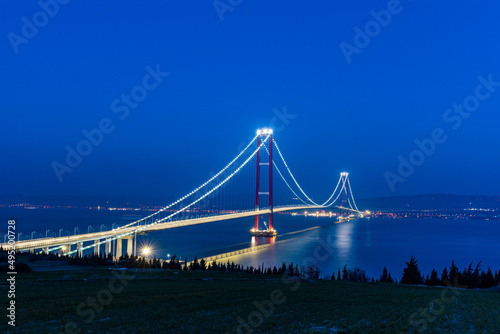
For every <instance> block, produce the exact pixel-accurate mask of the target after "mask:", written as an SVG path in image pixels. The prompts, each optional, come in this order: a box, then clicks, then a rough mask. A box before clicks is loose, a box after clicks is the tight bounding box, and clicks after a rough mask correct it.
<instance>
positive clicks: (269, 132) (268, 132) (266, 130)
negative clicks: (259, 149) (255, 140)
mask: <svg viewBox="0 0 500 334" xmlns="http://www.w3.org/2000/svg"><path fill="white" fill-rule="evenodd" d="M272 134H273V129H270V128H262V129H259V130H257V136H260V135H272Z"/></svg>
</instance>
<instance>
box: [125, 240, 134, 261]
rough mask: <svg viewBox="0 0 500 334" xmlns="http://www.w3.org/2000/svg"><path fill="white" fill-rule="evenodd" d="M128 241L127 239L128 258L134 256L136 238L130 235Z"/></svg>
mask: <svg viewBox="0 0 500 334" xmlns="http://www.w3.org/2000/svg"><path fill="white" fill-rule="evenodd" d="M126 239H127V254H128V256H132V255H133V254H134V248H133V247H132V246H133V243H134V236H132V235H129V236H127V237H126Z"/></svg>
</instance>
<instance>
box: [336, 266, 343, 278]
mask: <svg viewBox="0 0 500 334" xmlns="http://www.w3.org/2000/svg"><path fill="white" fill-rule="evenodd" d="M341 279H342V276H340V268H339V271H338V273H337V281H340V280H341Z"/></svg>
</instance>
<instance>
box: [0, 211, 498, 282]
mask: <svg viewBox="0 0 500 334" xmlns="http://www.w3.org/2000/svg"><path fill="white" fill-rule="evenodd" d="M0 216H1V217H0V218H5V219H7V218H9V219H11V218H15V219H16V220H17V224H16V227H17V228H18V229H19V231H20V232H22V233H30V232H31V231H33V230H35V231H40V232H43V230H44V229H51V230H52V231H57V230H58V228H65V229H68V230H72V229H73V228H74V227H76V226H78V227H80V228H81V229H84V228H85V227H86V226H88V225H93V226H95V227H96V226H99V225H100V224H107V225H110V223H112V222H117V221H118V220H119V219H120V216H119V213H117V212H106V211H102V210H101V211H91V210H80V211H78V210H23V209H17V210H12V209H0ZM252 226H253V218H244V219H238V220H233V221H223V222H217V223H210V224H202V225H195V226H188V227H183V228H177V229H170V230H164V231H158V232H153V233H150V234H149V235H147V236H142V237H139V238H138V245H139V244H142V243H145V244H154V255H156V256H157V257H159V258H162V259H166V258H167V254H171V255H173V254H175V253H176V254H177V256H180V257H181V258H182V259H184V258H185V257H187V259H188V260H192V259H193V258H194V256H198V258H200V257H208V256H213V255H217V254H222V253H225V252H229V251H234V250H240V249H244V248H250V247H253V246H259V245H270V246H269V247H268V248H266V249H262V250H257V251H255V252H252V253H247V254H242V255H239V256H234V257H231V258H228V259H224V262H227V261H228V260H229V261H230V262H231V261H234V262H235V263H240V264H242V265H244V266H247V265H248V266H250V265H252V266H254V267H257V266H259V265H262V263H264V264H265V266H266V267H267V266H275V265H276V266H280V265H281V264H282V262H286V263H290V262H294V263H295V264H299V265H301V264H302V263H303V262H304V261H306V260H307V259H310V258H311V257H314V255H315V254H320V255H324V254H328V256H327V258H325V259H323V256H321V258H322V259H321V261H319V263H318V265H319V267H320V269H321V271H322V274H324V275H331V273H332V272H333V271H335V272H337V270H338V268H342V267H343V266H344V265H345V264H347V265H348V267H355V266H356V267H360V268H362V269H365V270H366V271H367V274H368V275H369V276H375V277H378V276H380V274H381V273H382V269H383V267H384V266H387V268H388V270H389V271H390V272H391V273H392V274H393V276H394V277H396V278H398V279H400V278H401V274H402V270H403V268H404V266H405V262H406V261H408V260H409V258H410V257H411V256H415V257H416V259H417V261H418V262H419V266H420V268H421V269H422V272H423V273H424V274H427V273H430V271H431V270H432V269H433V268H436V269H437V270H438V272H441V271H442V269H443V267H444V266H447V267H449V266H450V264H451V261H452V260H455V263H456V265H457V266H458V267H459V268H463V267H467V266H468V265H469V263H471V262H472V261H474V265H475V264H477V263H478V262H479V261H482V268H483V269H484V270H487V269H488V267H489V266H491V269H492V270H493V271H494V270H498V269H500V258H499V256H498V254H500V243H499V242H498V236H499V235H500V222H498V221H454V220H441V219H370V220H367V219H361V220H356V221H350V222H342V223H335V220H334V219H333V218H327V217H324V218H321V217H320V218H316V217H307V218H306V217H304V216H289V215H275V226H276V228H277V229H278V231H279V234H278V237H277V238H276V239H273V238H255V237H251V236H250V234H249V232H248V231H249V230H250V228H251V227H252ZM325 245H326V246H325ZM124 249H126V248H125V246H124Z"/></svg>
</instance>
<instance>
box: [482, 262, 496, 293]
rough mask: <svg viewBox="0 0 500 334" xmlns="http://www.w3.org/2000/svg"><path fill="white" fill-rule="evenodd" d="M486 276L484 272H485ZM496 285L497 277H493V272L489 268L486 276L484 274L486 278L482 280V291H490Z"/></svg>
mask: <svg viewBox="0 0 500 334" xmlns="http://www.w3.org/2000/svg"><path fill="white" fill-rule="evenodd" d="M483 274H484V271H483ZM494 285H495V277H494V276H493V272H492V271H491V268H490V267H488V271H487V272H486V274H484V277H483V278H482V280H481V288H482V289H489V288H491V287H492V286H494Z"/></svg>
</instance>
